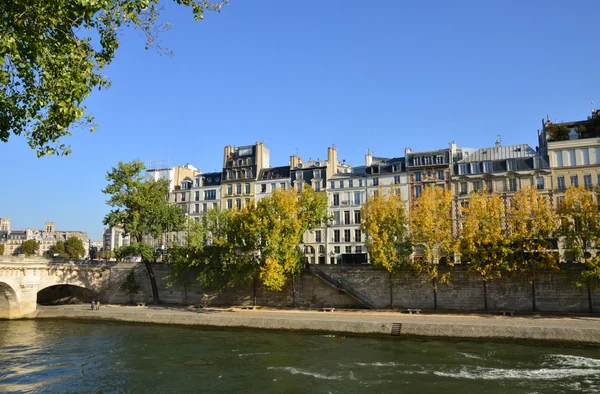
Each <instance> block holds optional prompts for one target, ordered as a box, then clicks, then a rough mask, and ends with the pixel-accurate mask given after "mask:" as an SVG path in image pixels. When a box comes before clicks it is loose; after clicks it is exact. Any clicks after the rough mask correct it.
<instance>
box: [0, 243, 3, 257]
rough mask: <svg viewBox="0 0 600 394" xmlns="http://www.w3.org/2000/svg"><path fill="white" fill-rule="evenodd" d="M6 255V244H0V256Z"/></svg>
mask: <svg viewBox="0 0 600 394" xmlns="http://www.w3.org/2000/svg"><path fill="white" fill-rule="evenodd" d="M2 255H4V245H3V244H0V256H2Z"/></svg>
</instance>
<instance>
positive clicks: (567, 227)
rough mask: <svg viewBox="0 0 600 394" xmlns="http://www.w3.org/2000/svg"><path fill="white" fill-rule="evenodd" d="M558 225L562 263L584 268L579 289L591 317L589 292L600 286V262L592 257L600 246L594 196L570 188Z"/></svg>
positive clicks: (599, 226) (599, 212)
mask: <svg viewBox="0 0 600 394" xmlns="http://www.w3.org/2000/svg"><path fill="white" fill-rule="evenodd" d="M557 213H558V216H559V218H560V225H559V227H558V230H557V232H556V233H557V235H558V236H560V237H561V240H562V244H563V246H564V250H565V255H564V258H565V260H574V261H577V262H580V263H583V264H584V269H583V271H582V272H581V280H580V281H578V282H577V283H576V284H577V285H578V286H581V285H586V287H587V290H588V306H589V311H590V313H592V311H593V305H592V291H593V290H596V289H597V288H598V287H599V286H600V265H599V263H600V260H599V259H598V257H597V256H593V255H592V252H595V251H596V250H597V248H598V246H600V210H599V209H598V204H597V203H596V200H595V198H594V193H593V192H592V191H590V190H586V189H585V188H584V187H581V186H580V187H573V186H571V187H570V188H569V189H568V190H567V191H566V193H565V198H564V200H563V202H562V203H561V204H560V205H559V206H558V211H557Z"/></svg>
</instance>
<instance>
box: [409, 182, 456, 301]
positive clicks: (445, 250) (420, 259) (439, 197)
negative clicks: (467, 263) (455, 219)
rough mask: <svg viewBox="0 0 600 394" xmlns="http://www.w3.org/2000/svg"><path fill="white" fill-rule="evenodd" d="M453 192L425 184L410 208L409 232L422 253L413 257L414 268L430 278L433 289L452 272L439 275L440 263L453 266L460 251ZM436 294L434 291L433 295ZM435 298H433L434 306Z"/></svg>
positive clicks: (418, 272) (445, 280)
mask: <svg viewBox="0 0 600 394" xmlns="http://www.w3.org/2000/svg"><path fill="white" fill-rule="evenodd" d="M451 208H452V192H450V191H446V190H444V189H442V188H440V187H426V188H425V189H424V190H423V194H421V196H420V197H419V198H418V199H417V201H416V202H415V204H414V205H413V206H412V207H411V210H410V214H409V223H410V227H409V234H410V240H411V242H412V244H413V245H415V246H417V247H419V248H420V249H421V251H422V253H417V254H416V255H415V257H414V259H413V262H412V266H413V269H414V270H415V271H416V272H417V274H419V275H423V276H425V277H426V278H428V279H429V280H430V281H431V284H432V286H433V288H434V290H436V289H437V284H438V283H447V282H448V281H449V279H450V272H445V273H443V274H440V272H439V263H440V260H441V259H442V258H445V260H446V264H447V265H448V266H450V267H452V266H454V261H453V258H452V254H453V253H455V252H456V251H457V250H458V242H457V239H456V238H455V237H454V235H453V233H452V215H451ZM435 295H436V293H435V292H434V297H435ZM435 304H436V300H435V299H434V306H437V305H435Z"/></svg>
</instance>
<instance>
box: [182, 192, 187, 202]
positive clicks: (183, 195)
mask: <svg viewBox="0 0 600 394" xmlns="http://www.w3.org/2000/svg"><path fill="white" fill-rule="evenodd" d="M185 195H186V193H181V201H182V202H183V201H185Z"/></svg>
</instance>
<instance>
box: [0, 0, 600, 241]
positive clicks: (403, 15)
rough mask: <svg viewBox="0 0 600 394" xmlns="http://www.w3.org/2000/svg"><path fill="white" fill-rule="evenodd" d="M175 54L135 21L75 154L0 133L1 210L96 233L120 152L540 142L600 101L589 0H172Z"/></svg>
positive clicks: (348, 150) (380, 151)
mask: <svg viewBox="0 0 600 394" xmlns="http://www.w3.org/2000/svg"><path fill="white" fill-rule="evenodd" d="M165 5H166V8H165V12H164V14H163V16H164V19H165V20H167V21H170V22H172V23H173V24H174V27H173V28H172V29H171V31H169V32H167V33H165V34H163V35H162V42H163V45H165V46H167V47H168V48H170V49H171V50H173V51H174V53H175V54H174V56H173V57H168V56H161V55H159V54H157V53H156V52H154V51H152V50H150V51H146V50H144V43H145V41H144V39H143V37H142V35H141V34H140V33H139V32H137V31H132V30H127V31H124V32H123V34H122V37H121V40H122V41H121V48H120V49H119V51H118V53H117V58H116V60H115V61H114V62H113V64H112V65H111V66H110V68H108V69H107V70H106V74H107V75H108V76H109V77H110V78H111V79H112V81H113V85H112V87H111V88H110V89H109V90H106V91H100V92H94V93H93V94H92V96H91V97H90V98H89V99H88V101H87V106H88V108H89V110H90V112H92V113H93V114H94V115H95V116H96V120H97V121H98V123H99V124H100V127H99V128H98V130H97V131H96V132H94V133H92V134H89V133H86V132H83V131H80V130H74V136H73V137H71V138H69V139H65V142H68V143H70V144H71V146H72V149H73V153H72V154H71V155H70V156H68V157H47V158H42V159H38V158H36V156H35V153H34V152H33V151H32V150H30V149H29V148H28V147H27V145H26V144H25V142H24V140H23V139H20V138H16V137H11V139H10V141H9V143H7V144H0V164H1V165H2V168H3V171H2V182H1V184H2V193H0V217H10V218H11V221H12V228H13V229H24V228H26V227H30V228H41V227H43V224H44V222H45V221H54V222H55V223H56V226H57V228H58V229H64V230H83V231H87V232H88V233H89V234H90V235H91V236H92V238H93V239H100V238H101V233H102V228H103V226H102V218H103V217H104V215H105V214H106V213H107V212H108V207H107V206H106V205H105V200H106V196H105V195H103V194H102V192H101V189H102V188H103V187H104V186H105V185H106V180H105V174H106V171H107V170H109V169H110V168H111V167H112V166H115V165H116V164H117V163H118V161H119V160H122V161H129V160H132V159H134V158H140V159H141V160H143V161H148V160H164V161H166V160H170V162H171V164H173V165H177V164H180V165H185V164H187V163H190V164H192V165H194V166H196V167H200V168H201V169H202V170H203V171H213V170H219V169H220V167H221V166H222V155H223V147H224V146H225V145H227V144H232V145H246V144H252V143H254V142H256V141H263V142H264V143H265V145H266V146H267V147H268V148H269V149H270V151H271V165H286V164H287V163H288V160H289V156H290V155H291V154H293V153H294V152H296V149H297V150H298V153H299V155H300V156H301V157H302V158H304V159H309V158H314V159H316V158H325V157H326V153H327V147H328V146H330V145H331V144H335V146H336V147H337V149H338V155H339V158H340V159H346V160H347V162H349V163H351V164H353V165H361V164H363V162H364V155H365V153H366V150H367V148H370V149H371V150H372V151H373V152H374V154H375V155H376V156H389V157H392V156H402V155H403V154H404V148H405V147H411V148H413V149H414V150H425V149H436V148H441V147H445V146H447V144H448V142H450V141H456V143H457V144H458V145H459V146H466V147H475V148H476V147H486V146H492V145H493V144H494V141H495V139H496V138H497V135H498V134H500V135H501V136H502V143H503V144H506V145H508V144H516V143H529V144H530V145H532V146H533V147H535V146H536V143H537V130H538V129H539V128H540V126H541V120H542V118H545V117H546V115H550V118H551V119H552V120H558V121H560V120H565V121H566V120H576V119H582V118H584V117H586V116H587V115H589V113H590V108H591V101H595V102H596V103H598V104H597V106H598V107H600V74H599V71H598V66H599V65H600V51H599V50H598V37H600V33H599V31H598V29H597V27H596V26H597V15H598V12H599V11H600V3H598V2H597V1H594V0H590V1H571V2H566V1H557V0H546V1H533V0H532V1H501V2H497V1H496V2H491V1H490V2H488V1H485V2H482V1H455V2H446V1H441V0H440V1H419V2H408V1H393V0H387V1H386V0H384V1H379V2H365V1H354V0H330V1H317V0H308V1H291V0H290V1H281V0H253V1H248V0H231V2H230V5H229V6H226V7H225V8H224V9H223V11H222V12H221V13H220V14H208V15H207V16H206V19H205V20H204V21H202V22H194V21H193V19H192V17H191V12H190V11H189V10H188V9H186V8H183V7H177V6H175V5H174V4H171V2H165Z"/></svg>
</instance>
